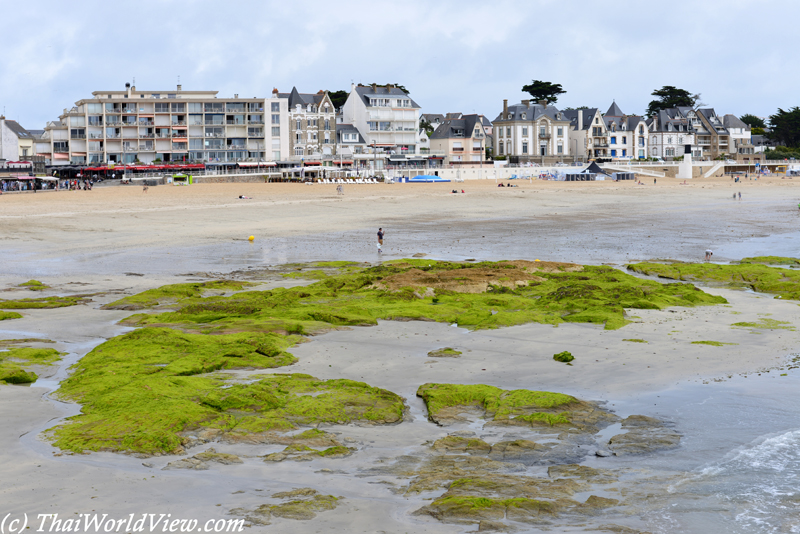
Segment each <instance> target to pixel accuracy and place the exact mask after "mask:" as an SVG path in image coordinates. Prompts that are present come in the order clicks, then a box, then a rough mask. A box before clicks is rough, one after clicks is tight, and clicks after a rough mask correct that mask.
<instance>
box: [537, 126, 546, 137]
mask: <svg viewBox="0 0 800 534" xmlns="http://www.w3.org/2000/svg"><path fill="white" fill-rule="evenodd" d="M545 135H547V130H546V129H545V127H544V126H542V127H540V128H539V136H540V137H544V136H545Z"/></svg>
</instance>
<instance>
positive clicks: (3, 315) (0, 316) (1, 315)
mask: <svg viewBox="0 0 800 534" xmlns="http://www.w3.org/2000/svg"><path fill="white" fill-rule="evenodd" d="M21 318H22V314H20V313H17V312H6V311H2V310H0V321H5V320H6V319H21Z"/></svg>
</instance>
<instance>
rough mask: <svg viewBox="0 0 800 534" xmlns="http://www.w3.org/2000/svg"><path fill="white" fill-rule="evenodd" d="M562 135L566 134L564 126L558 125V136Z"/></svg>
mask: <svg viewBox="0 0 800 534" xmlns="http://www.w3.org/2000/svg"><path fill="white" fill-rule="evenodd" d="M562 135H564V127H563V126H559V127H558V136H559V137H561V136H562Z"/></svg>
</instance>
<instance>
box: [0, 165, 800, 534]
mask: <svg viewBox="0 0 800 534" xmlns="http://www.w3.org/2000/svg"><path fill="white" fill-rule="evenodd" d="M792 185H793V183H792V182H790V181H789V180H780V179H767V180H760V181H759V183H758V184H757V185H756V184H755V183H752V184H750V183H748V184H736V185H735V186H732V185H731V184H730V183H729V181H726V180H704V181H695V182H692V185H690V186H679V185H677V184H669V185H667V184H666V183H665V184H664V185H658V186H655V187H654V186H652V185H647V186H636V185H633V184H609V183H597V184H583V183H577V184H563V183H544V182H534V183H533V184H529V185H525V184H521V187H519V188H513V189H510V190H507V189H497V188H496V187H494V184H493V183H489V184H479V183H471V182H466V183H464V184H443V185H442V184H432V185H405V184H404V185H400V184H394V185H362V186H352V187H346V188H345V193H346V194H345V196H344V198H341V197H337V196H336V195H335V191H334V189H333V186H330V187H328V188H327V189H330V191H328V190H326V186H318V185H315V186H304V185H291V184H286V185H283V184H233V185H231V184H221V185H204V186H192V187H189V188H178V187H166V186H161V187H156V188H151V189H150V192H149V193H148V194H146V195H145V194H143V193H142V192H141V190H139V189H134V188H102V187H100V188H96V189H95V190H94V191H91V192H59V193H47V194H42V195H39V194H38V193H37V194H36V195H3V196H2V197H0V227H1V228H2V233H0V237H2V243H3V250H4V254H3V256H4V259H3V260H2V263H3V271H2V273H0V289H4V288H10V287H11V286H13V285H16V284H19V283H20V282H23V281H25V280H27V279H29V278H36V279H39V280H41V281H43V282H45V283H48V284H51V285H53V286H54V292H56V293H58V294H75V293H95V292H100V293H106V294H102V295H96V296H95V297H92V298H93V302H92V303H90V304H89V305H85V306H78V307H74V308H62V309H56V310H32V311H23V314H24V316H25V317H24V318H23V319H18V320H11V321H4V322H2V323H0V338H3V339H10V338H20V337H42V338H49V339H52V340H55V341H56V342H57V343H56V344H54V345H47V346H53V347H54V348H57V349H59V350H63V351H66V352H68V353H69V354H68V356H67V357H66V358H65V361H64V362H63V364H62V365H61V366H60V367H57V368H56V369H54V373H55V374H54V376H52V377H44V378H43V379H42V380H40V382H39V383H37V384H35V385H34V386H33V387H11V386H0V420H2V421H4V422H5V424H4V428H3V430H2V431H0V461H1V462H2V464H3V465H4V475H6V476H4V479H5V480H6V483H5V484H4V485H3V488H2V489H0V495H2V500H3V502H4V503H5V504H6V506H5V507H4V510H5V513H9V512H10V513H12V514H19V513H28V514H38V513H53V512H58V513H59V514H62V515H64V516H68V515H71V514H73V513H75V512H79V513H85V512H89V511H91V510H96V511H97V512H100V513H108V514H109V515H110V516H112V517H124V516H126V515H127V514H129V513H134V514H141V513H172V514H173V517H182V518H197V519H200V520H207V519H217V518H230V517H231V516H229V515H227V514H228V513H229V511H230V510H231V509H235V508H249V509H252V508H254V507H257V506H259V505H260V504H264V503H268V502H273V501H272V500H270V499H269V498H268V496H269V495H270V494H272V493H274V492H277V491H286V490H290V489H294V488H298V487H313V488H315V489H318V490H319V491H320V492H321V493H323V494H333V495H337V496H343V497H345V499H344V500H343V501H342V502H343V504H342V505H341V506H339V507H338V508H337V509H336V510H333V511H328V512H324V513H321V514H320V515H319V516H318V517H317V518H316V519H314V520H313V521H311V522H306V521H292V520H280V519H274V520H273V526H272V527H259V526H256V527H253V528H252V531H256V532H260V531H270V529H279V530H280V531H281V532H377V531H384V532H465V531H469V530H474V527H469V526H463V525H462V526H458V525H446V524H442V523H439V522H438V521H436V520H434V519H432V518H430V517H413V516H411V515H409V513H410V512H412V511H413V510H416V509H418V508H419V507H421V506H423V505H424V504H427V503H428V502H430V499H431V498H432V497H435V496H436V495H438V494H440V493H441V492H438V493H431V494H423V495H414V496H403V495H397V494H395V493H393V492H392V491H390V489H391V488H392V487H393V486H392V484H394V485H395V486H399V485H401V484H403V483H404V482H403V480H402V479H401V478H399V477H393V476H388V475H387V476H356V475H363V474H364V469H366V468H369V467H371V466H374V465H381V464H386V463H387V462H388V463H391V461H392V459H396V458H398V457H400V456H402V455H418V456H424V455H425V454H428V452H427V451H428V450H429V449H428V447H427V446H426V445H424V443H425V442H427V441H430V440H434V439H438V438H440V437H442V436H444V435H446V434H447V430H446V429H442V428H440V427H437V426H435V425H433V424H432V423H430V422H428V421H427V420H426V416H425V411H424V405H423V404H422V401H421V400H420V399H418V398H416V397H415V395H414V393H415V391H416V388H417V387H418V386H419V385H420V384H422V383H425V382H457V383H488V384H492V385H496V386H500V387H505V388H530V389H546V390H553V391H562V392H565V393H569V394H573V395H576V396H579V397H581V398H585V399H587V400H595V401H605V402H607V403H608V406H609V407H610V408H611V409H613V410H615V411H618V413H619V414H620V415H621V416H626V415H629V414H631V413H644V415H659V414H664V413H669V414H670V417H673V418H674V419H675V420H676V421H677V422H678V423H680V415H679V414H677V413H676V408H675V406H676V402H677V401H675V400H674V399H673V401H672V403H671V404H670V403H669V402H668V401H664V403H665V404H661V405H658V403H659V402H660V401H656V403H654V404H655V405H654V406H653V408H651V410H652V411H651V412H648V413H645V410H646V409H647V408H646V407H645V405H646V404H648V403H647V402H646V401H645V399H648V400H649V399H650V398H651V397H652V396H653V395H657V394H658V393H662V392H663V393H664V395H665V398H666V397H668V396H669V395H668V394H667V393H668V392H675V391H681V388H701V387H705V388H715V387H717V388H721V387H724V385H725V384H726V383H728V382H730V383H733V382H735V381H736V380H739V381H742V380H745V379H744V378H743V376H742V375H747V376H748V378H747V380H766V378H767V377H768V376H769V378H770V379H772V377H774V376H775V375H776V374H778V373H776V372H775V371H772V372H771V373H764V378H763V379H762V378H759V377H758V372H759V371H766V370H767V369H770V368H774V367H776V366H779V365H781V364H783V363H784V362H785V361H786V358H787V357H788V356H789V355H790V354H792V353H793V352H796V351H797V350H798V348H800V337H798V336H800V334H799V333H797V332H794V331H788V330H758V331H753V330H751V329H733V328H731V326H730V325H731V324H732V323H734V322H739V321H755V320H758V319H759V318H761V317H770V318H774V319H779V320H784V321H789V322H790V323H791V324H792V325H794V326H800V307H798V306H797V304H796V303H792V302H788V301H780V300H775V299H772V298H770V297H768V296H763V295H756V294H753V293H751V292H742V291H731V290H725V289H715V288H706V290H707V291H709V292H711V293H714V294H719V295H723V296H724V297H725V298H726V299H728V300H729V303H730V304H729V306H715V307H701V308H691V309H682V308H674V309H671V310H661V311H657V310H633V311H629V313H630V315H632V316H634V317H635V318H633V321H634V322H633V323H632V324H630V325H628V326H625V327H624V328H622V329H620V330H616V331H606V330H603V329H602V328H600V327H597V326H592V325H580V324H567V325H561V326H559V327H558V328H553V327H551V326H547V325H537V324H532V325H524V326H518V327H512V328H505V329H500V330H494V331H479V332H468V331H466V330H464V329H459V328H455V327H452V326H449V325H442V324H433V323H420V322H408V323H396V322H381V323H380V324H379V325H378V326H376V327H369V328H353V329H350V330H341V331H335V332H330V333H328V334H324V335H321V336H316V337H314V338H313V339H311V341H310V342H308V343H305V344H302V345H299V346H297V347H295V348H293V349H292V352H293V353H294V354H295V355H296V356H297V357H298V358H299V362H298V363H297V364H295V365H294V366H291V367H288V368H281V369H277V370H276V372H305V373H309V374H312V375H314V376H317V377H319V378H334V377H337V378H338V377H346V378H353V379H356V380H363V381H365V382H367V383H369V384H371V385H375V386H379V387H384V388H387V389H390V390H392V391H394V392H396V393H398V394H400V395H402V396H404V397H406V399H407V404H408V405H409V414H408V417H407V421H406V422H404V423H403V424H401V425H398V426H393V427H383V428H361V427H331V428H329V429H326V430H330V431H333V432H335V433H337V434H338V435H339V436H340V437H342V438H345V437H347V438H350V439H351V440H352V441H351V443H352V444H353V446H355V447H356V448H358V449H359V450H358V452H357V453H356V454H355V455H353V456H351V457H349V458H346V459H341V460H333V459H319V460H314V461H312V462H289V461H284V462H282V463H279V464H265V463H264V462H262V461H261V460H260V459H259V458H257V456H259V455H263V454H266V453H269V452H275V451H276V450H279V447H275V446H249V447H244V446H242V445H224V444H222V445H219V444H215V445H214V446H215V447H216V449H217V450H218V451H222V452H231V453H236V454H239V455H240V456H241V457H242V458H243V460H244V463H243V464H241V465H232V466H221V465H219V466H217V465H215V466H213V467H212V468H211V469H209V470H208V471H202V472H192V471H181V470H169V471H162V470H161V468H162V467H164V466H165V465H166V464H167V463H168V462H170V461H173V460H176V459H178V457H159V458H151V459H140V458H134V457H131V456H125V455H116V454H110V453H99V454H90V455H78V456H69V455H57V454H59V453H58V451H56V450H54V449H53V448H52V447H50V445H48V444H47V443H45V442H43V441H42V440H41V438H40V437H39V434H40V432H41V431H43V430H45V429H46V428H49V427H50V426H52V425H53V424H54V423H55V422H56V421H57V420H58V419H59V418H61V417H64V416H65V415H72V414H74V413H76V410H77V409H78V407H76V406H74V405H67V404H63V403H59V402H57V401H54V400H53V399H52V398H51V397H50V396H48V395H47V393H48V392H49V391H50V390H51V388H52V387H54V386H55V384H56V383H57V380H59V379H60V378H62V377H63V376H65V373H66V372H67V370H66V366H67V365H69V364H71V363H72V362H74V361H75V360H76V359H77V358H79V357H80V356H82V355H83V354H85V353H86V352H88V351H89V350H91V348H92V347H94V346H95V345H96V344H99V343H100V342H102V340H104V339H106V338H108V337H111V336H113V335H117V334H119V333H122V332H124V331H126V330H127V329H125V328H123V327H119V326H117V325H116V324H115V323H116V322H117V321H118V320H119V319H121V318H122V317H125V316H127V315H128V314H129V312H121V311H105V310H99V309H98V308H99V306H100V305H102V304H103V303H105V302H109V301H111V300H114V299H116V298H119V295H120V294H132V293H135V292H138V291H142V290H144V289H147V288H149V287H157V286H159V285H163V284H166V283H176V282H183V281H187V280H191V279H196V277H197V275H193V274H191V273H198V272H211V273H226V272H230V271H232V270H237V269H242V268H247V267H257V266H262V265H264V264H274V263H283V262H290V261H310V260H323V259H324V260H332V259H355V260H359V261H369V262H376V261H379V260H380V258H378V257H377V254H376V252H375V246H374V233H375V231H376V229H377V226H383V227H384V228H385V229H386V230H387V246H386V247H385V250H386V253H385V254H384V255H383V257H384V258H395V257H406V256H410V255H411V254H414V253H424V254H427V255H428V257H431V258H437V259H438V258H454V259H464V258H477V259H500V258H521V259H536V258H540V259H548V260H560V261H576V262H584V263H601V262H611V263H614V264H622V263H624V262H625V261H626V260H627V259H628V258H630V259H650V258H675V259H690V260H697V259H699V258H700V257H701V255H702V252H703V250H705V248H707V247H709V246H710V247H711V248H714V249H715V250H720V249H719V248H718V247H722V249H721V250H725V249H726V247H727V248H730V249H732V250H733V249H736V247H738V249H739V250H755V249H756V248H757V247H758V246H763V247H764V248H765V250H769V251H770V252H771V253H774V254H781V255H787V256H800V252H798V250H797V249H796V248H795V249H792V247H796V246H797V245H795V243H797V241H795V240H794V232H795V231H796V230H795V226H796V223H797V219H798V217H799V215H798V210H797V200H796V198H797V197H798V196H800V191H798V192H795V190H794V188H793V187H792ZM455 187H458V188H459V189H461V188H464V189H465V190H467V193H466V194H464V195H461V194H458V195H453V194H450V193H449V192H448V191H450V189H452V188H455ZM738 190H741V191H742V195H743V200H742V201H738V200H737V201H733V200H732V199H731V198H730V197H731V195H732V191H738ZM240 194H243V195H247V196H253V197H254V199H253V200H237V199H236V197H237V196H238V195H240ZM248 235H255V236H256V240H255V242H253V243H249V242H247V241H246V237H247V236H248ZM781 236H783V238H781ZM779 238H781V239H783V241H781V240H779ZM786 243H791V245H790V246H788V247H787V246H786ZM718 256H720V258H719V259H720V260H724V259H726V258H725V257H724V255H723V254H715V259H718V258H717V257H718ZM735 259H738V257H737V258H735ZM126 272H129V273H138V274H144V275H145V276H125V274H124V273H126ZM81 284H87V285H81ZM44 294H45V295H46V294H50V293H44ZM21 296H39V295H36V294H32V293H31V292H28V291H27V290H25V291H17V290H15V291H9V292H5V293H0V298H19V297H21ZM624 339H644V340H646V341H648V343H647V344H640V343H632V342H629V341H624ZM700 340H713V341H722V342H726V343H736V345H726V346H722V347H713V346H706V345H693V344H691V342H692V341H700ZM444 346H451V347H455V348H458V349H459V350H462V351H463V352H464V354H463V355H462V356H461V357H460V358H455V359H450V358H439V359H434V358H429V357H427V352H428V351H430V350H433V349H437V348H441V347H444ZM562 350H569V351H571V352H572V353H573V354H574V355H575V356H576V361H575V362H573V364H574V365H573V366H571V367H568V366H565V365H563V364H560V363H558V362H554V361H553V360H552V355H553V354H554V353H555V352H560V351H562ZM790 373H792V374H793V371H790ZM729 377H732V378H729ZM784 378H792V377H784ZM715 380H723V381H728V382H716V381H715ZM765 387H767V388H768V387H769V386H768V384H766V386H765ZM692 391H694V390H692ZM630 410H636V411H635V412H632V411H630ZM780 424H784V423H780ZM692 425H693V426H691V428H692V432H696V433H697V432H700V431H701V430H702V424H698V423H697V422H696V421H693V423H692ZM679 428H680V427H679ZM686 428H687V429H688V428H689V427H688V426H687V427H686ZM451 430H452V429H451ZM681 430H684V431H685V429H682V428H681ZM774 430H775V431H779V430H781V428H775V429H774ZM502 434H503V433H502V432H501V433H498V432H497V431H492V430H488V431H485V435H486V436H487V439H488V438H489V437H492V438H493V439H494V440H495V441H496V439H499V438H501V437H503V435H502ZM512 434H513V432H512ZM687 439H692V436H688V437H687ZM208 446H209V445H200V446H198V447H195V448H194V449H192V450H190V451H189V454H190V455H191V454H196V453H197V452H201V451H203V450H205V449H206V448H208ZM606 460H607V459H602V458H600V459H597V460H593V462H594V463H597V462H600V463H602V462H605V461H606ZM612 461H613V460H610V459H609V460H608V463H606V464H602V465H605V466H606V467H609V466H610V465H611V463H610V462H612ZM143 462H144V463H147V464H150V465H152V467H146V466H144V465H143ZM689 463H691V462H687V464H689ZM598 465H601V464H598ZM618 465H619V464H618ZM323 469H329V470H330V471H322V470H323ZM528 470H529V472H530V474H532V475H536V474H537V473H540V472H541V468H538V467H529V468H528ZM406 483H407V481H406ZM238 491H243V492H244V493H236V492H238ZM218 504H219V505H221V506H217V505H218ZM626 521H627V523H626ZM614 522H616V523H618V524H629V525H630V526H632V527H635V528H640V527H643V526H647V527H648V528H650V529H651V530H652V531H654V532H657V531H658V532H660V531H665V532H666V531H668V530H659V529H658V528H656V527H658V525H655V526H654V525H649V526H648V525H646V524H645V522H644V521H643V520H642V519H641V518H636V517H634V518H632V519H631V518H629V519H625V518H615V521H614ZM583 528H585V527H581V530H582V531H584V530H583ZM690 530H691V529H690ZM532 531H535V530H532ZM564 531H566V527H564Z"/></svg>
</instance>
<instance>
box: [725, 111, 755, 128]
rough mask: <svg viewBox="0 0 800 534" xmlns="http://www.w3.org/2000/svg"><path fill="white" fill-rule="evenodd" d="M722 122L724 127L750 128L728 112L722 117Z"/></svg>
mask: <svg viewBox="0 0 800 534" xmlns="http://www.w3.org/2000/svg"><path fill="white" fill-rule="evenodd" d="M722 124H723V125H724V126H725V128H744V129H745V130H750V126H749V125H748V124H746V123H744V122H742V121H741V119H739V117H737V116H736V115H731V114H730V113H729V114H727V115H725V116H724V117H722Z"/></svg>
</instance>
